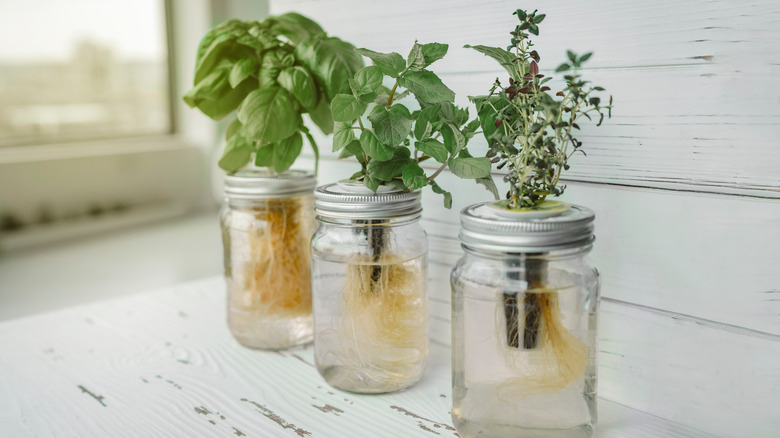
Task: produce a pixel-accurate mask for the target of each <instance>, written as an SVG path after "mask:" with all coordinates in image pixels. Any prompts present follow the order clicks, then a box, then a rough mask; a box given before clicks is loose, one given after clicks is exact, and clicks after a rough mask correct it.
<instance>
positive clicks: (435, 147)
mask: <svg viewBox="0 0 780 438" xmlns="http://www.w3.org/2000/svg"><path fill="white" fill-rule="evenodd" d="M414 147H416V148H417V149H418V150H420V151H421V152H422V153H424V154H425V155H427V156H429V157H431V158H433V159H434V160H436V161H438V162H439V163H445V162H447V158H448V157H449V156H450V153H449V152H448V151H447V148H445V147H444V145H443V144H442V143H441V142H440V141H439V140H434V139H432V138H431V139H428V140H425V141H418V142H417V143H415V145H414Z"/></svg>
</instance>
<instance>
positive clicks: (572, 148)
mask: <svg viewBox="0 0 780 438" xmlns="http://www.w3.org/2000/svg"><path fill="white" fill-rule="evenodd" d="M514 15H517V17H518V19H519V21H520V24H518V25H517V26H516V27H515V30H514V31H513V32H511V35H512V39H511V45H510V46H508V47H507V49H506V50H504V49H501V48H497V47H487V46H468V45H467V46H466V47H468V48H473V49H475V50H477V51H479V52H480V53H483V54H485V55H487V56H490V57H491V58H493V59H495V60H497V61H498V62H499V63H501V65H502V66H503V67H504V68H505V69H506V71H507V72H508V73H509V81H508V84H506V83H503V84H502V83H501V80H500V79H496V81H495V83H494V84H493V86H492V88H491V89H490V94H489V95H487V96H478V97H471V98H470V99H471V100H472V101H473V102H474V103H475V104H476V106H477V109H478V117H479V120H480V125H481V127H482V131H483V133H484V135H485V138H486V139H487V141H488V145H489V150H488V153H487V156H488V157H490V158H491V161H492V163H494V164H497V168H498V169H501V168H503V167H505V166H506V167H507V170H508V173H507V175H506V176H505V177H504V181H505V182H508V183H509V191H508V192H507V194H506V197H507V199H508V200H509V202H508V205H507V206H508V208H513V209H519V208H536V207H538V206H540V205H541V203H542V202H544V201H545V199H546V198H547V197H548V196H559V195H561V194H562V193H563V191H564V190H565V188H566V186H563V185H561V186H559V185H558V183H559V180H560V177H561V173H562V172H563V171H564V170H568V169H569V164H568V160H569V158H571V157H572V155H574V154H575V153H577V152H581V153H582V154H585V152H584V151H583V150H582V149H581V148H582V142H581V141H579V140H578V139H577V138H576V137H575V131H579V130H580V126H579V124H578V122H581V121H582V119H583V118H585V119H588V120H593V119H594V118H595V116H596V115H598V123H597V126H598V125H601V123H602V121H603V120H604V117H605V114H606V116H607V117H611V116H612V96H610V97H609V104H608V105H602V102H601V98H600V97H599V96H597V95H596V94H597V92H600V91H604V88H602V87H599V86H594V85H590V81H586V80H584V79H583V78H582V75H581V74H580V68H581V67H582V65H583V64H584V63H585V62H586V61H588V59H590V57H591V56H592V53H590V52H589V53H585V54H583V55H578V54H576V53H574V52H572V51H567V57H568V60H567V61H566V62H564V63H563V64H561V65H559V66H558V67H557V68H556V69H555V71H556V72H560V73H565V74H564V75H563V79H564V86H563V88H562V89H560V90H559V91H557V92H556V93H555V94H551V93H552V89H551V88H550V87H549V86H548V85H547V84H548V83H549V82H550V81H551V80H552V79H553V78H552V77H548V76H545V75H544V74H541V73H540V72H539V62H540V59H541V57H540V56H539V53H538V52H537V51H536V50H535V49H533V46H534V44H533V42H532V41H531V39H530V36H531V35H532V34H533V35H537V36H538V35H539V24H540V23H541V22H542V21H543V20H544V18H545V14H537V11H533V12H530V13H529V12H526V11H524V10H521V9H518V10H517V11H515V12H514Z"/></svg>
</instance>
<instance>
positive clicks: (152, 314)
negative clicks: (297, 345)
mask: <svg viewBox="0 0 780 438" xmlns="http://www.w3.org/2000/svg"><path fill="white" fill-rule="evenodd" d="M224 307H225V306H224V284H223V281H222V279H221V277H212V278H207V279H204V280H201V281H198V282H194V283H188V284H183V285H180V286H177V287H173V288H169V289H165V290H159V291H153V292H149V293H145V294H141V295H135V296H131V297H126V298H121V299H115V300H112V301H105V302H99V303H94V304H89V305H84V306H79V307H74V308H70V309H66V310H61V311H56V312H51V313H45V314H40V315H36V316H31V317H26V318H22V319H17V320H12V321H8V322H5V323H2V324H0V436H3V437H27V436H32V437H49V436H57V437H60V436H62V437H91V436H101V437H104V436H109V437H136V436H138V437H169V436H171V437H179V436H182V437H193V436H197V437H200V436H225V437H228V436H247V437H296V436H297V437H417V436H419V437H433V436H441V437H452V436H458V435H457V433H456V431H455V429H454V428H453V427H452V423H451V421H450V415H449V407H450V365H449V348H448V347H447V346H443V345H440V344H436V343H432V344H431V357H430V361H429V364H428V368H427V371H426V374H425V376H424V377H423V379H422V381H421V382H420V383H419V384H417V385H415V386H414V387H412V388H411V389H409V390H406V391H403V392H399V393H396V394H389V395H381V396H362V395H356V394H351V393H345V392H342V391H339V390H335V389H333V388H330V387H329V386H327V385H326V384H325V382H324V381H323V380H322V379H321V378H320V377H319V375H318V374H317V372H316V370H315V369H314V367H313V357H312V348H311V347H307V348H302V349H297V350H291V351H285V352H279V353H275V352H262V351H254V350H249V349H246V348H243V347H241V346H240V345H238V344H237V343H236V342H235V341H234V340H233V339H232V338H231V336H230V333H229V332H228V329H227V326H226V324H225V322H224V321H225V309H224ZM599 417H600V420H599V426H598V433H597V436H599V437H630V438H642V437H664V438H669V437H703V436H710V435H706V434H703V433H701V432H699V431H696V430H693V429H690V428H687V427H684V426H680V425H677V424H674V423H671V422H667V421H665V420H661V419H659V418H657V417H654V416H651V415H647V414H644V413H641V412H639V411H635V410H632V409H629V408H626V407H624V406H621V405H619V404H616V403H612V402H609V401H606V400H603V399H602V400H599Z"/></svg>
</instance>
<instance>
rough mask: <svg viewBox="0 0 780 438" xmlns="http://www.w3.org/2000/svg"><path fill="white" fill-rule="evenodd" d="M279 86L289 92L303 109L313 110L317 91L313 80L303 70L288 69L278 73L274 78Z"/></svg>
mask: <svg viewBox="0 0 780 438" xmlns="http://www.w3.org/2000/svg"><path fill="white" fill-rule="evenodd" d="M276 80H277V82H279V85H281V86H282V88H284V89H285V90H287V91H288V92H290V94H292V95H293V96H295V99H296V100H297V101H298V102H300V104H301V106H303V107H304V108H307V109H309V108H314V107H315V106H316V105H317V89H316V87H315V85H314V79H313V78H312V77H311V75H310V74H309V72H307V71H306V69H305V68H303V67H300V66H295V67H289V68H286V69H284V70H282V71H281V72H280V73H279V77H277V78H276Z"/></svg>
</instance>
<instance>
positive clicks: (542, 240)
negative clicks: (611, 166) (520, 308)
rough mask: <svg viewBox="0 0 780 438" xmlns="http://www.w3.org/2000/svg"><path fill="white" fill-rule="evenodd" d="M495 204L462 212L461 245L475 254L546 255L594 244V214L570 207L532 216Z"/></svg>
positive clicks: (574, 206)
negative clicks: (472, 250) (487, 252)
mask: <svg viewBox="0 0 780 438" xmlns="http://www.w3.org/2000/svg"><path fill="white" fill-rule="evenodd" d="M494 204H495V202H493V201H490V202H483V203H480V204H474V205H470V206H468V207H466V208H464V209H463V210H462V211H461V212H460V222H461V232H460V241H461V243H462V244H463V245H464V246H466V247H470V248H473V249H476V250H482V251H495V252H513V253H522V252H546V251H552V250H558V249H566V248H574V247H578V246H583V245H588V244H590V243H591V242H593V221H594V219H595V214H594V213H593V211H592V210H590V209H589V208H587V207H583V206H580V205H567V207H568V208H565V209H563V210H562V211H559V212H555V213H548V214H539V213H536V212H531V213H530V214H527V213H522V212H516V211H512V210H506V209H501V208H497V207H496V206H495V205H494Z"/></svg>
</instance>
